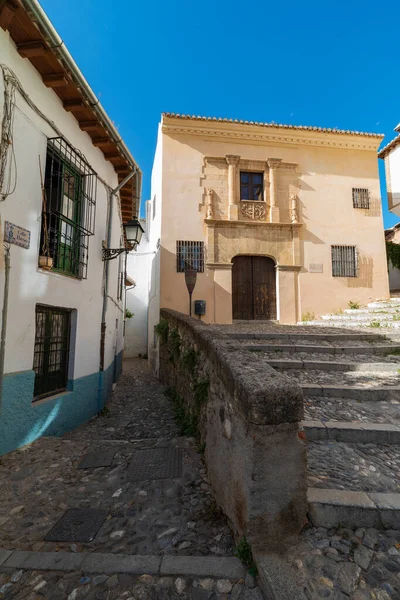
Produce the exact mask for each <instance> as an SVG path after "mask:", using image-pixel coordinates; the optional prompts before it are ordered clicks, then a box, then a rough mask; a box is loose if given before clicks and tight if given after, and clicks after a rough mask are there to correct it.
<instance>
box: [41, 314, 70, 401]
mask: <svg viewBox="0 0 400 600" xmlns="http://www.w3.org/2000/svg"><path fill="white" fill-rule="evenodd" d="M70 317H71V311H70V310H67V309H64V308H56V307H52V306H42V305H39V304H38V305H37V306H36V331H35V349H34V355H33V370H34V371H35V388H34V400H39V399H40V398H44V397H46V396H51V395H52V394H55V393H57V392H61V391H63V390H65V389H66V387H67V380H68V361H69V340H70V330H71V318H70Z"/></svg>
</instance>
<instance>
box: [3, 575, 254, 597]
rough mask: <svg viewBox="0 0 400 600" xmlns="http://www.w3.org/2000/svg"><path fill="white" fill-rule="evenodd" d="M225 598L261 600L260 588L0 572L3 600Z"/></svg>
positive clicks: (229, 582)
mask: <svg viewBox="0 0 400 600" xmlns="http://www.w3.org/2000/svg"><path fill="white" fill-rule="evenodd" d="M228 597H231V598H232V599H234V600H239V599H240V598H243V600H262V594H261V591H260V588H259V587H257V586H256V583H255V581H254V580H253V578H251V577H249V576H247V577H246V580H245V581H243V580H227V579H192V578H187V577H186V578H183V577H153V576H152V575H147V574H144V575H142V576H140V577H135V576H132V575H128V574H114V575H105V574H98V575H92V574H89V575H88V574H86V573H79V572H76V571H75V572H71V573H67V574H63V573H60V572H57V571H24V570H14V571H13V570H10V571H9V572H7V570H6V569H0V598H4V600H8V599H11V598H17V599H18V600H42V599H43V598H45V599H47V600H81V599H83V598H85V599H86V600H162V599H164V598H166V599H171V600H186V599H189V598H190V599H193V600H218V599H221V600H226V599H227V598H228Z"/></svg>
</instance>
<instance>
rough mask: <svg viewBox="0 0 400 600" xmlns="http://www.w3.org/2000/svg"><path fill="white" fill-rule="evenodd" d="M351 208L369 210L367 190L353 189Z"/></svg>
mask: <svg viewBox="0 0 400 600" xmlns="http://www.w3.org/2000/svg"><path fill="white" fill-rule="evenodd" d="M353 208H369V189H368V188H353Z"/></svg>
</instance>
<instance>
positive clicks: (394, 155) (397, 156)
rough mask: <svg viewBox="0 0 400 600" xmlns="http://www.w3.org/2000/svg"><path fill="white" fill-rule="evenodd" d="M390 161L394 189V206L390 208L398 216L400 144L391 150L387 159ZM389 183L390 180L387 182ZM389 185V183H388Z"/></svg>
mask: <svg viewBox="0 0 400 600" xmlns="http://www.w3.org/2000/svg"><path fill="white" fill-rule="evenodd" d="M386 160H387V161H388V162H389V173H390V188H391V190H392V202H393V208H390V210H391V211H392V212H394V213H395V214H396V215H397V216H400V145H399V146H395V147H394V148H393V150H391V151H390V153H389V155H388V156H387V158H386V159H385V161H386ZM387 183H388V184H389V182H387ZM388 187H389V185H388Z"/></svg>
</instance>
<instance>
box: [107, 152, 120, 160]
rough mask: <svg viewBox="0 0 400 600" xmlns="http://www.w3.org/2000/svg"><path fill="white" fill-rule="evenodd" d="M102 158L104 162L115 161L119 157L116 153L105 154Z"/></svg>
mask: <svg viewBox="0 0 400 600" xmlns="http://www.w3.org/2000/svg"><path fill="white" fill-rule="evenodd" d="M104 158H105V159H106V160H117V159H118V158H121V155H120V154H118V152H105V153H104Z"/></svg>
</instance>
